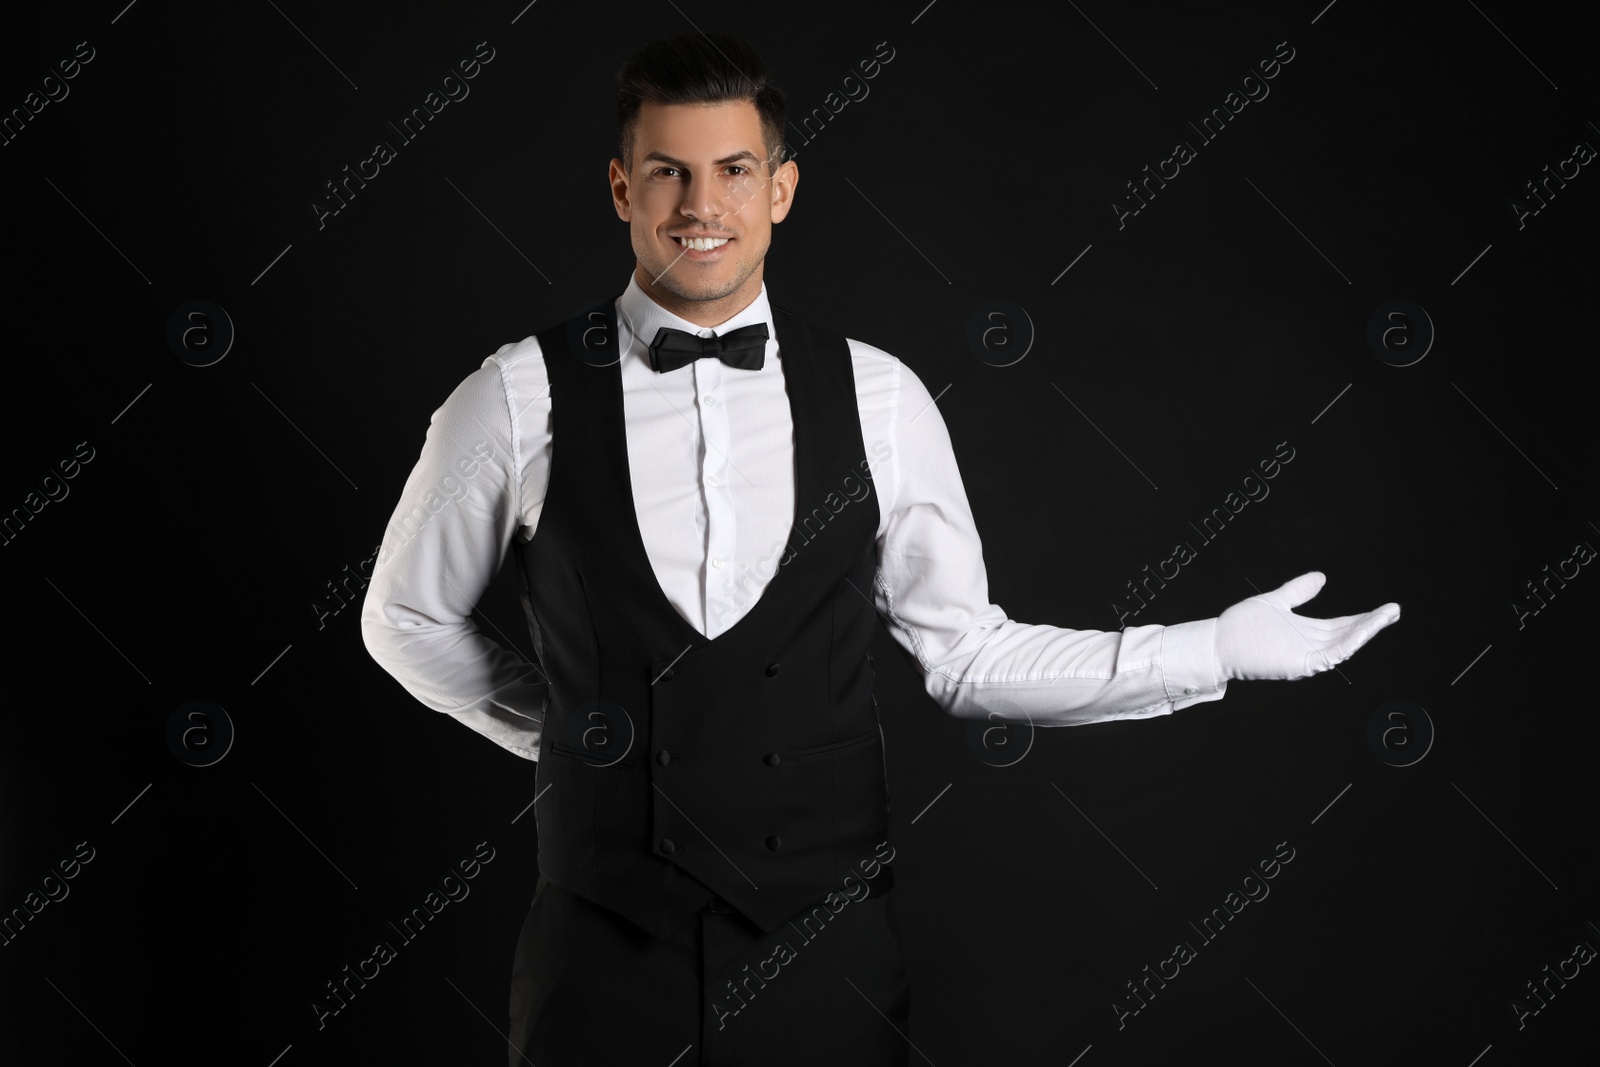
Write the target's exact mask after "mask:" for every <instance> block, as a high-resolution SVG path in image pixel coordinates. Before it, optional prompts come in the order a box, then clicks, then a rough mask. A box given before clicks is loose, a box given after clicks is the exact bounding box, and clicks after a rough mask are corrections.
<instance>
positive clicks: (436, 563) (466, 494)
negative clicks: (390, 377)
mask: <svg viewBox="0 0 1600 1067" xmlns="http://www.w3.org/2000/svg"><path fill="white" fill-rule="evenodd" d="M506 347H507V348H509V347H510V346H506ZM504 351H506V348H502V349H501V352H504ZM496 355H498V353H497V354H496ZM540 363H541V366H542V361H540ZM526 403H527V402H526V401H524V405H526ZM520 444H522V442H520V441H518V439H517V436H516V432H515V425H514V418H513V413H512V401H511V399H510V394H509V390H508V387H507V384H506V380H505V375H504V368H503V366H502V364H501V363H500V361H499V360H497V358H496V357H495V356H491V357H489V358H488V359H486V360H485V361H484V363H483V365H482V366H481V367H480V368H479V369H478V370H476V371H474V372H473V373H472V374H470V375H468V376H467V377H466V379H464V380H463V381H462V382H461V384H460V385H458V386H457V387H456V388H455V390H454V391H453V392H452V393H451V394H450V396H449V398H448V399H446V400H445V402H444V404H443V405H442V406H441V407H440V408H439V409H438V410H436V411H435V412H434V413H433V416H432V418H431V420H430V423H429V426H428V432H427V438H426V440H425V441H424V442H423V445H422V454H421V455H420V456H419V457H418V459H417V463H416V466H414V467H413V468H412V469H411V474H410V475H409V476H408V477H407V478H406V484H405V489H404V491H403V492H402V493H401V495H400V502H399V504H398V505H397V506H396V507H395V510H394V515H393V517H392V518H391V519H390V520H389V525H388V528H387V529H386V530H385V531H384V536H383V544H382V547H381V548H380V549H379V552H378V562H377V565H376V567H375V568H374V569H373V573H372V578H371V581H370V583H369V585H368V587H367V595H366V600H365V601H364V602H363V604H362V608H361V635H362V640H363V642H364V643H365V644H366V648H367V651H368V652H369V653H371V655H372V658H373V659H375V660H377V662H378V664H379V665H380V666H381V667H383V669H384V670H386V671H388V672H389V674H391V675H392V676H393V677H394V678H395V680H396V681H398V682H399V683H400V685H401V686H402V687H404V688H405V690H406V692H408V693H410V694H411V695H412V696H413V697H415V698H416V699H417V700H419V701H421V702H422V704H423V705H425V706H426V707H429V708H432V709H433V710H434V711H438V712H443V713H444V714H447V715H450V716H452V717H453V718H455V719H458V720H460V721H461V722H462V723H464V724H465V725H467V726H469V727H471V728H472V729H474V730H476V731H478V732H479V733H481V734H483V735H484V736H485V737H487V738H489V740H491V741H493V742H494V743H495V744H497V745H499V746H500V747H502V748H504V749H506V750H507V751H509V752H513V753H515V754H516V755H518V756H521V757H523V758H524V759H530V760H537V759H538V752H539V733H540V728H541V726H542V724H543V721H544V709H545V700H546V694H547V690H548V684H547V682H546V681H545V679H544V677H543V675H542V674H541V673H540V672H539V670H538V669H537V668H536V667H535V666H534V665H533V664H531V663H529V662H528V661H527V660H526V659H524V658H523V657H522V656H520V655H517V654H515V653H513V652H510V651H507V650H506V649H505V648H503V647H501V645H500V644H498V643H496V642H495V641H494V640H493V639H491V638H490V637H488V636H487V635H485V634H483V633H482V632H480V631H479V629H478V626H477V624H476V623H475V622H474V621H473V620H472V618H471V617H470V616H471V613H472V611H473V609H474V607H475V606H476V605H477V603H478V599H479V597H481V596H482V594H483V591H484V589H485V588H486V587H487V586H488V584H489V582H490V580H491V579H493V578H494V576H495V575H496V574H497V573H498V572H499V570H500V566H501V564H502V563H503V562H504V560H505V555H506V551H507V549H508V547H509V545H510V542H511V538H512V536H513V535H514V534H515V533H516V532H517V529H518V526H519V524H520V522H521V518H520V516H521V513H522V508H521V506H520V500H521V494H522V489H523V482H524V478H523V473H522V471H521V469H520V465H519V463H520V454H521V453H522V452H523V451H524V449H522V448H519V447H518V446H519V445H520ZM508 643H509V641H508Z"/></svg>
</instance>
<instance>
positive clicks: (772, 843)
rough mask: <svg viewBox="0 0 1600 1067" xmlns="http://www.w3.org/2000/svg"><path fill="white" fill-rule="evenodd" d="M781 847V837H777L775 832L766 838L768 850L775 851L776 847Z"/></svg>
mask: <svg viewBox="0 0 1600 1067" xmlns="http://www.w3.org/2000/svg"><path fill="white" fill-rule="evenodd" d="M782 847H783V840H782V838H780V837H778V835H777V834H773V835H772V836H771V837H769V838H767V848H768V849H769V850H770V851H772V852H776V851H778V849H780V848H782Z"/></svg>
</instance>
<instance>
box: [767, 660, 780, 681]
mask: <svg viewBox="0 0 1600 1067" xmlns="http://www.w3.org/2000/svg"><path fill="white" fill-rule="evenodd" d="M777 673H778V665H777V664H776V663H769V664H767V677H768V678H771V677H772V676H773V675H774V674H777Z"/></svg>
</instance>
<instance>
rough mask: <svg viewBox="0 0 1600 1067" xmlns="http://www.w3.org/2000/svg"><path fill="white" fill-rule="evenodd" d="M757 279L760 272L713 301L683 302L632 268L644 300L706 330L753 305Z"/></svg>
mask: <svg viewBox="0 0 1600 1067" xmlns="http://www.w3.org/2000/svg"><path fill="white" fill-rule="evenodd" d="M761 275H762V272H761V270H759V269H757V270H756V272H755V273H754V274H752V275H750V277H749V278H747V279H746V280H745V283H744V284H743V285H741V286H740V287H739V288H738V289H736V290H734V291H733V292H731V293H729V294H728V295H727V296H724V297H718V298H717V299H715V300H685V299H684V298H683V297H681V296H679V295H678V294H677V293H673V292H670V291H668V290H667V289H665V288H663V287H661V286H659V285H656V284H655V283H654V282H653V281H652V280H651V278H650V275H649V273H648V272H647V271H646V270H645V269H644V268H643V267H642V266H640V265H639V264H638V263H637V262H635V263H634V268H633V276H634V280H635V281H637V282H638V283H639V289H640V291H641V292H643V293H644V295H645V296H648V297H649V298H650V299H651V300H654V301H655V302H656V303H657V304H659V305H661V306H662V307H663V308H665V309H666V310H667V311H670V312H672V313H673V314H674V315H676V316H678V317H679V318H680V319H687V320H689V321H690V322H692V323H694V324H695V325H696V326H704V327H707V328H710V327H712V326H718V325H721V324H722V323H724V322H727V321H728V320H729V319H731V318H733V317H734V316H735V315H737V314H739V312H741V311H743V310H744V309H745V308H747V307H749V306H750V305H751V304H752V303H754V302H755V299H756V297H758V296H760V295H761Z"/></svg>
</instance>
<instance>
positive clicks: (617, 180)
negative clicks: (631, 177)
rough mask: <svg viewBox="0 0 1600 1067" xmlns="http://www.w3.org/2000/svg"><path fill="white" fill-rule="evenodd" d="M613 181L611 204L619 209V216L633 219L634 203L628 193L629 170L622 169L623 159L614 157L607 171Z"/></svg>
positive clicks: (628, 219)
mask: <svg viewBox="0 0 1600 1067" xmlns="http://www.w3.org/2000/svg"><path fill="white" fill-rule="evenodd" d="M607 180H608V181H609V182H610V183H611V206H612V207H614V208H616V209H617V218H619V219H621V220H622V221H623V222H630V221H632V216H633V203H632V201H631V200H630V199H629V194H628V172H627V171H625V170H623V169H622V160H620V159H613V160H612V161H611V166H610V168H609V169H608V171H607Z"/></svg>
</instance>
